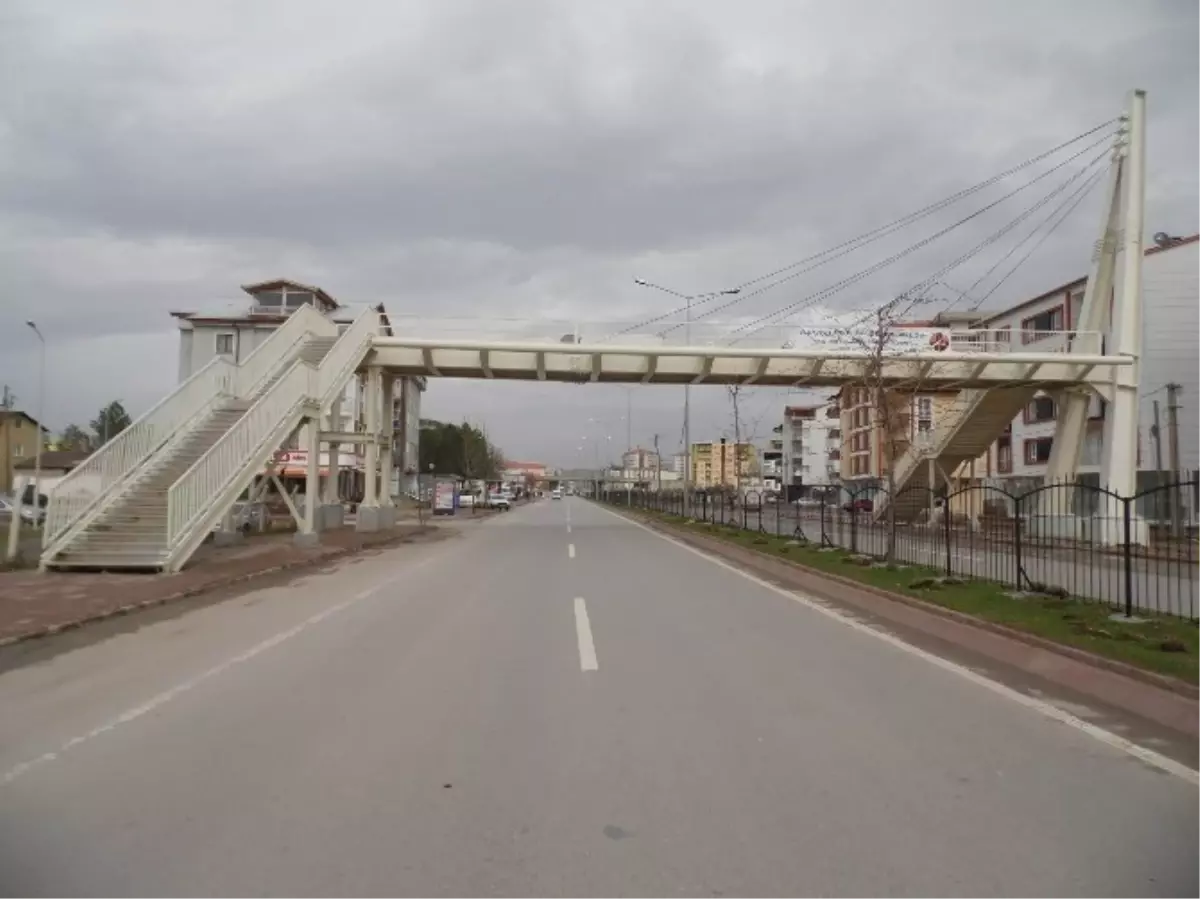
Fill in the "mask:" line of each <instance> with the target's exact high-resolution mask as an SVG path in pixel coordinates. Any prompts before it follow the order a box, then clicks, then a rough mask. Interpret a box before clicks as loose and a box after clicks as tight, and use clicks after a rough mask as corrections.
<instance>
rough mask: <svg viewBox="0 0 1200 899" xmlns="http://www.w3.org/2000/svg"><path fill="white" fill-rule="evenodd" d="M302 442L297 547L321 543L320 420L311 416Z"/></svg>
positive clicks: (306, 424)
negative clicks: (301, 498) (305, 454)
mask: <svg viewBox="0 0 1200 899" xmlns="http://www.w3.org/2000/svg"><path fill="white" fill-rule="evenodd" d="M304 430H305V434H304V438H305V439H304V442H305V444H306V445H307V446H308V458H307V464H306V466H305V470H304V515H303V516H302V517H301V519H300V529H299V530H298V531H296V536H295V543H296V545H297V546H316V545H317V544H318V543H320V542H321V537H320V535H319V534H318V533H317V504H318V503H319V502H320V496H321V439H320V433H321V419H320V417H319V416H313V417H312V418H310V419H309V420H308V421H307V422H306V423H305V425H304Z"/></svg>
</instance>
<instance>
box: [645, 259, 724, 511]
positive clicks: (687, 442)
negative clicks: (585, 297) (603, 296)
mask: <svg viewBox="0 0 1200 899" xmlns="http://www.w3.org/2000/svg"><path fill="white" fill-rule="evenodd" d="M633 283H634V284H636V285H638V286H639V287H651V288H653V289H654V290H661V291H662V292H663V293H669V294H671V296H675V297H679V298H680V299H681V300H683V304H684V305H683V308H684V319H683V334H684V337H683V339H684V341H685V343H686V344H687V345H688V346H691V344H692V300H695V299H700V298H711V297H719V296H734V295H736V294H739V293H741V292H742V289H741V288H740V287H733V288H730V289H728V290H714V291H710V292H709V293H694V294H685V293H680V292H679V291H677V290H672V289H671V288H669V287H663V286H662V285H661V284H655V283H654V282H653V281H647V280H645V279H644V278H634V279H633ZM691 505H692V384H691V382H690V381H688V382H687V383H685V384H684V385H683V514H684V515H685V516H686V515H687V514H688V511H689V509H690V508H691Z"/></svg>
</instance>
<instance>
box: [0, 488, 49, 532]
mask: <svg viewBox="0 0 1200 899" xmlns="http://www.w3.org/2000/svg"><path fill="white" fill-rule="evenodd" d="M13 505H14V503H13V498H12V497H11V496H9V495H8V494H4V495H0V521H3V522H5V523H7V522H8V521H9V520H10V519H11V518H12V510H13ZM45 520H46V508H45V506H39V507H38V508H36V509H35V508H34V507H33V506H28V505H22V506H21V521H22V522H23V523H25V524H31V525H40V524H41V523H42V522H43V521H45Z"/></svg>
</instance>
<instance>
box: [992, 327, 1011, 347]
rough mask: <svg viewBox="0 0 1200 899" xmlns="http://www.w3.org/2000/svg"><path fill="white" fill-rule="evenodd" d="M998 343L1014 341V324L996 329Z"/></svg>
mask: <svg viewBox="0 0 1200 899" xmlns="http://www.w3.org/2000/svg"><path fill="white" fill-rule="evenodd" d="M995 338H996V343H1005V344H1007V343H1012V325H1005V326H1004V327H1003V328H997V329H996V334H995Z"/></svg>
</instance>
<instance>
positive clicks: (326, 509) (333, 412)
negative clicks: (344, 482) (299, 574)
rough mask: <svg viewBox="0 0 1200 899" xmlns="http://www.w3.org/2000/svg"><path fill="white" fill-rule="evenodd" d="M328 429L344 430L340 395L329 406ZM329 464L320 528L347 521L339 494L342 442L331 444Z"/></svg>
mask: <svg viewBox="0 0 1200 899" xmlns="http://www.w3.org/2000/svg"><path fill="white" fill-rule="evenodd" d="M328 430H330V431H340V430H342V401H341V398H340V397H339V398H338V399H336V400H334V401H333V404H332V405H331V406H330V407H329V421H328ZM328 452H329V464H328V466H327V473H326V475H325V485H324V486H325V489H324V492H323V493H322V496H321V510H320V516H319V519H318V525H317V527H318V528H319V529H320V530H327V529H329V528H340V527H341V526H342V525H343V524H344V523H345V521H346V510H345V508H344V507H343V506H342V500H341V497H340V496H339V495H338V489H339V484H340V483H341V479H342V465H341V456H342V445H341V444H340V443H331V444H329V450H328Z"/></svg>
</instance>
